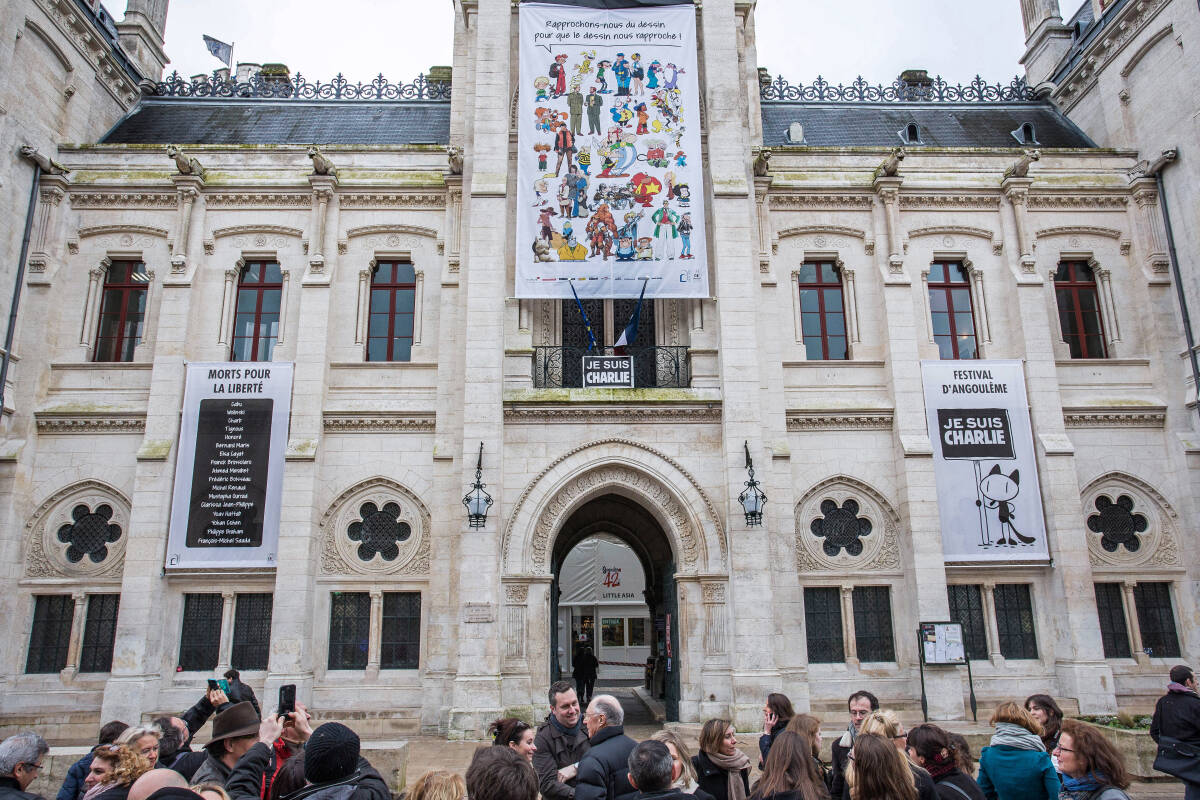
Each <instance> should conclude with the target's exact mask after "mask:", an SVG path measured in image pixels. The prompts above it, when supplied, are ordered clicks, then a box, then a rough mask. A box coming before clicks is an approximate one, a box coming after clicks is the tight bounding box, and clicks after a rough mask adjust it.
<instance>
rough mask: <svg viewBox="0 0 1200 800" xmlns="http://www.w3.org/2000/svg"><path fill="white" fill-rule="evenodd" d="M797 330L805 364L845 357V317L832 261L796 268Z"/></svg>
mask: <svg viewBox="0 0 1200 800" xmlns="http://www.w3.org/2000/svg"><path fill="white" fill-rule="evenodd" d="M797 278H798V281H799V291H800V330H801V332H802V333H803V336H804V349H805V351H806V352H807V358H808V360H809V361H817V360H821V361H830V360H835V361H841V360H844V359H845V358H846V352H847V351H846V314H845V306H844V305H843V302H842V298H843V293H842V277H841V275H840V274H839V273H838V271H837V269H836V268H835V267H834V264H833V262H832V261H816V262H805V263H804V264H803V265H802V266H801V267H800V272H799V275H798V276H797Z"/></svg>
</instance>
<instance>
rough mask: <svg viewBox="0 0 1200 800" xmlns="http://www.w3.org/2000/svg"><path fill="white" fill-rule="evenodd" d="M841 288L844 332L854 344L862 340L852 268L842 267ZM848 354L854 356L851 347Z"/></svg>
mask: <svg viewBox="0 0 1200 800" xmlns="http://www.w3.org/2000/svg"><path fill="white" fill-rule="evenodd" d="M841 273H842V289H843V291H844V292H845V305H846V334H847V335H848V336H849V337H850V344H851V345H855V344H858V343H860V342H861V341H862V338H861V337H860V335H859V332H858V293H857V291H856V289H855V286H856V284H855V280H854V270H852V269H847V268H846V267H842V269H841ZM849 356H850V357H851V358H853V357H854V349H853V347H851V349H850V353H849Z"/></svg>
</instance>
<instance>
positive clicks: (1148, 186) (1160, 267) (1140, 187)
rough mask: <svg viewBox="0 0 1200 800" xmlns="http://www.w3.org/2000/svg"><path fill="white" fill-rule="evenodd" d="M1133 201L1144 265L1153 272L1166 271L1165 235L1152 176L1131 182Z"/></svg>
mask: <svg viewBox="0 0 1200 800" xmlns="http://www.w3.org/2000/svg"><path fill="white" fill-rule="evenodd" d="M1131 189H1132V191H1133V199H1134V202H1136V203H1137V207H1138V232H1139V234H1140V236H1139V239H1140V240H1141V241H1140V242H1139V243H1138V245H1139V248H1140V249H1141V251H1142V253H1143V254H1144V255H1143V256H1142V258H1143V260H1144V261H1145V263H1146V267H1147V268H1148V269H1149V270H1150V271H1151V272H1153V273H1166V272H1168V271H1169V270H1170V268H1171V260H1170V258H1168V256H1167V242H1166V236H1165V235H1164V233H1163V228H1162V212H1160V211H1159V209H1158V186H1157V185H1156V183H1155V181H1154V179H1153V178H1138V179H1136V180H1134V181H1133V183H1132V184H1131Z"/></svg>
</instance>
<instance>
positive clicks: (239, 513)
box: [166, 361, 293, 570]
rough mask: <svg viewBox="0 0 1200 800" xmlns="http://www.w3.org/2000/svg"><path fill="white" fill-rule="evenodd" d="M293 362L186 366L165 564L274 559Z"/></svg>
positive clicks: (225, 564) (256, 563)
mask: <svg viewBox="0 0 1200 800" xmlns="http://www.w3.org/2000/svg"><path fill="white" fill-rule="evenodd" d="M292 368H293V365H292V364H290V363H280V362H277V361H272V362H262V363H248V362H233V363H208V364H188V365H187V388H186V389H185V390H184V396H183V419H182V424H181V426H180V431H179V450H178V458H177V460H176V463H175V489H174V493H173V494H172V502H171V527H170V532H169V533H168V537H167V554H166V568H167V569H169V570H170V569H196V568H230V567H240V568H244V567H273V566H275V565H276V562H277V560H278V548H277V545H278V543H279V509H280V505H281V502H282V499H283V464H284V453H285V451H286V449H287V438H288V422H289V419H290V415H291V405H292Z"/></svg>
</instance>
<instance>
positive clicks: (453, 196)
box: [442, 175, 463, 283]
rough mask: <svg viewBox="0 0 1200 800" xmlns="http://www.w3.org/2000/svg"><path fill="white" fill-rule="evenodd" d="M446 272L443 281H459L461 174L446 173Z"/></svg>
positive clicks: (460, 256) (461, 204) (461, 203)
mask: <svg viewBox="0 0 1200 800" xmlns="http://www.w3.org/2000/svg"><path fill="white" fill-rule="evenodd" d="M444 180H445V182H446V272H445V274H444V275H443V276H442V282H443V283H457V282H458V270H459V264H460V263H461V261H462V206H463V190H462V180H463V179H462V176H461V175H446V176H445V178H444Z"/></svg>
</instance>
